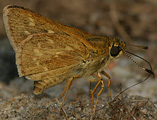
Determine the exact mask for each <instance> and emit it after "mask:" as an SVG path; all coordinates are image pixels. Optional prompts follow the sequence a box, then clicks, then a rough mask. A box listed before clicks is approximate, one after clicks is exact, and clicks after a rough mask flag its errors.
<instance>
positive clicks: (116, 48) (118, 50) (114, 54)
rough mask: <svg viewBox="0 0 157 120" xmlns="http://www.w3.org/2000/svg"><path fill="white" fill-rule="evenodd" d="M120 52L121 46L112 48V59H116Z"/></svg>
mask: <svg viewBox="0 0 157 120" xmlns="http://www.w3.org/2000/svg"><path fill="white" fill-rule="evenodd" d="M120 51H121V49H120V48H119V46H112V48H111V50H110V54H111V56H112V57H116V56H117V55H118V54H119V52H120Z"/></svg>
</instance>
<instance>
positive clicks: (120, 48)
mask: <svg viewBox="0 0 157 120" xmlns="http://www.w3.org/2000/svg"><path fill="white" fill-rule="evenodd" d="M112 39H113V40H112V42H111V44H110V47H109V55H110V57H111V59H112V58H119V57H120V56H122V55H123V54H124V52H125V49H126V45H125V43H124V42H123V41H121V40H119V39H117V38H112Z"/></svg>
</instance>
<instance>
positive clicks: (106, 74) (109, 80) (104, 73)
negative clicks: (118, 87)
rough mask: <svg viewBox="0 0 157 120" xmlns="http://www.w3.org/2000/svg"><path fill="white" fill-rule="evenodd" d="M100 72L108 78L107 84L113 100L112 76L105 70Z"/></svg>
mask: <svg viewBox="0 0 157 120" xmlns="http://www.w3.org/2000/svg"><path fill="white" fill-rule="evenodd" d="M100 73H101V74H102V75H104V76H106V77H107V78H108V85H107V86H108V90H109V95H110V99H111V101H112V94H111V77H110V76H109V74H108V73H106V72H105V71H101V72H100Z"/></svg>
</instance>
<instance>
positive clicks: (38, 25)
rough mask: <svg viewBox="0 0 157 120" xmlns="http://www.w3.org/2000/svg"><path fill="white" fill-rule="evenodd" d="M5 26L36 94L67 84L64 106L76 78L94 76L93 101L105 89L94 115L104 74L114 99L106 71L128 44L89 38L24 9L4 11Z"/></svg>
mask: <svg viewBox="0 0 157 120" xmlns="http://www.w3.org/2000/svg"><path fill="white" fill-rule="evenodd" d="M4 24H5V28H6V31H7V35H8V37H9V40H10V43H11V45H12V47H13V49H14V50H15V52H16V64H17V68H18V73H19V76H20V77H21V76H25V77H26V78H27V79H30V80H33V81H34V93H35V94H40V93H42V92H43V91H44V90H45V89H47V88H49V87H52V86H54V85H57V84H59V83H61V82H63V81H66V85H65V88H64V91H63V93H62V94H61V96H60V98H61V97H62V96H63V95H64V98H63V102H62V104H63V103H64V100H65V97H66V95H67V92H68V90H69V88H70V86H71V84H72V81H73V80H74V79H75V78H78V77H84V76H90V75H94V76H96V77H97V78H98V79H97V80H98V83H97V85H96V86H95V88H94V90H93V91H92V101H93V94H94V92H95V90H96V89H97V87H98V86H99V85H101V89H100V91H99V92H98V94H97V100H96V103H95V107H94V110H93V113H94V112H95V108H96V104H97V101H98V97H99V95H100V94H101V92H102V90H103V87H104V83H103V80H102V78H101V74H103V75H105V76H106V77H107V78H108V88H109V93H110V97H111V91H110V84H111V80H110V76H109V75H108V74H107V73H106V72H104V71H103V69H104V68H105V67H107V66H108V65H109V63H110V61H112V60H113V59H115V58H118V57H120V56H121V55H122V54H123V53H125V50H126V45H125V43H124V42H122V41H121V40H119V39H116V38H113V37H98V36H93V35H91V34H87V33H85V32H82V31H80V30H78V29H75V28H72V27H68V26H66V25H63V24H61V23H59V22H57V21H54V20H50V19H49V18H46V17H43V16H41V15H39V14H37V13H35V12H33V11H31V10H29V9H26V8H23V7H20V6H11V5H9V6H6V7H5V8H4ZM111 99H112V97H111Z"/></svg>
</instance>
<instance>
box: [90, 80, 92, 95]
mask: <svg viewBox="0 0 157 120" xmlns="http://www.w3.org/2000/svg"><path fill="white" fill-rule="evenodd" d="M91 87H92V82H90V83H89V97H90V98H91V92H92V89H91Z"/></svg>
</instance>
